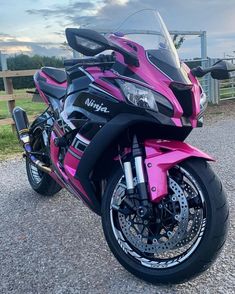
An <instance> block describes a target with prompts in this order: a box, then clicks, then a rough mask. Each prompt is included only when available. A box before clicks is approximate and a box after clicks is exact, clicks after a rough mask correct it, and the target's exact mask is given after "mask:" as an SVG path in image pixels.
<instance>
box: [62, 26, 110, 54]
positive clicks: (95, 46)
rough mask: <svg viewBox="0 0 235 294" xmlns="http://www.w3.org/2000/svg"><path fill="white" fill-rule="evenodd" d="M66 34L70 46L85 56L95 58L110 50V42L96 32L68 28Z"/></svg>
mask: <svg viewBox="0 0 235 294" xmlns="http://www.w3.org/2000/svg"><path fill="white" fill-rule="evenodd" d="M65 34H66V38H67V41H68V44H69V46H70V47H71V48H73V49H74V50H76V51H78V52H80V53H82V54H83V55H85V56H94V55H97V54H99V53H101V52H103V51H104V50H107V49H110V45H109V42H108V40H107V39H106V38H105V37H104V36H102V35H101V34H99V33H98V32H96V31H93V30H89V29H74V28H67V29H66V30H65Z"/></svg>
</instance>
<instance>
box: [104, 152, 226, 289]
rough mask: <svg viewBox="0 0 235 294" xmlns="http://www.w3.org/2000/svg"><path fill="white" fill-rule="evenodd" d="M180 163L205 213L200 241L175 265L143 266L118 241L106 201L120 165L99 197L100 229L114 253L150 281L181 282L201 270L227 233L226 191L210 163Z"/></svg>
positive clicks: (140, 276)
mask: <svg viewBox="0 0 235 294" xmlns="http://www.w3.org/2000/svg"><path fill="white" fill-rule="evenodd" d="M180 166H181V167H182V168H184V169H185V170H187V172H188V173H190V174H191V176H192V177H193V178H194V179H195V181H196V182H197V185H199V187H200V189H201V192H202V193H203V196H204V199H205V205H206V211H207V217H206V225H205V229H204V233H203V236H202V238H201V239H200V241H199V242H200V243H198V245H197V247H196V249H195V250H194V251H193V253H192V255H189V257H187V259H185V260H183V261H182V262H181V263H179V264H177V265H174V266H172V267H169V268H160V269H159V268H157V269H156V268H155V269H154V268H151V267H146V266H143V265H142V264H141V263H140V262H139V261H138V260H137V259H135V258H133V256H131V255H130V254H128V253H127V252H125V251H124V250H123V249H122V248H121V246H120V245H119V242H118V241H117V239H116V237H115V235H114V231H113V228H112V224H111V213H110V204H111V199H112V195H113V193H114V189H115V187H116V185H117V183H118V182H119V180H120V178H121V177H122V176H123V171H122V169H121V168H118V169H117V170H116V172H115V173H114V174H113V176H111V178H110V180H109V182H108V184H107V188H106V191H105V194H104V197H103V201H102V225H103V230H104V234H105V238H106V240H107V243H108V245H109V247H110V249H111V251H112V252H113V254H114V256H115V257H116V258H117V259H118V261H119V262H120V263H121V264H122V265H123V266H124V268H126V269H127V270H128V271H129V272H131V273H132V274H134V275H135V276H137V277H139V278H141V279H143V280H145V281H147V282H150V283H153V284H157V283H161V284H169V283H173V284H174V283H182V282H184V281H187V280H189V279H191V278H193V277H195V276H197V275H198V274H200V273H202V272H203V271H205V270H206V269H208V268H209V266H210V265H211V264H212V262H213V261H214V260H215V259H216V257H217V255H218V253H219V252H220V251H221V249H222V247H223V245H224V243H225V239H226V235H227V229H228V224H229V209H228V204H227V200H226V195H225V192H224V190H223V187H222V184H221V182H220V180H219V179H218V177H217V176H216V175H215V173H214V172H213V170H212V169H211V167H210V165H209V164H208V163H207V162H206V161H205V160H202V159H198V158H192V159H189V160H186V161H185V162H183V163H181V164H180ZM119 241H120V240H119ZM132 249H133V248H132Z"/></svg>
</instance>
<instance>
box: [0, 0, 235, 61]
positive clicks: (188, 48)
mask: <svg viewBox="0 0 235 294" xmlns="http://www.w3.org/2000/svg"><path fill="white" fill-rule="evenodd" d="M143 8H154V9H157V10H159V12H160V13H161V15H162V17H163V19H164V21H165V22H166V24H167V27H168V28H169V30H197V31H198V30H206V31H207V36H208V56H210V57H223V56H224V54H226V56H227V57H229V56H230V55H235V53H234V51H235V0H226V1H223V0H80V1H75V0H60V1H55V0H50V1H48V0H20V1H15V0H0V50H1V51H2V52H4V53H8V54H15V53H20V52H23V53H27V54H30V55H32V54H40V55H48V56H53V55H64V54H66V52H65V50H64V49H62V48H61V46H60V44H61V43H63V42H64V41H65V37H64V29H65V28H66V27H79V26H95V27H99V28H108V29H112V28H115V27H116V26H117V25H118V24H119V23H120V22H121V21H122V20H123V19H124V18H126V17H127V16H128V15H129V14H131V13H133V12H135V11H137V10H140V9H143ZM138 25H139V26H140V23H139V24H138ZM180 55H181V57H183V58H193V57H198V56H200V42H199V38H198V37H188V38H187V39H186V40H185V42H184V44H183V46H182V48H181V49H180Z"/></svg>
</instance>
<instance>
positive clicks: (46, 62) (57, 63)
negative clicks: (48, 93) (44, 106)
mask: <svg viewBox="0 0 235 294" xmlns="http://www.w3.org/2000/svg"><path fill="white" fill-rule="evenodd" d="M43 66H52V67H58V68H62V67H64V66H63V59H61V58H57V57H47V56H39V55H34V56H28V55H25V54H20V55H15V56H12V57H8V59H7V67H8V69H9V70H27V69H39V68H41V67H43ZM0 70H2V69H1V64H0ZM13 87H14V89H25V88H34V82H33V77H17V78H13ZM0 90H4V85H3V79H0Z"/></svg>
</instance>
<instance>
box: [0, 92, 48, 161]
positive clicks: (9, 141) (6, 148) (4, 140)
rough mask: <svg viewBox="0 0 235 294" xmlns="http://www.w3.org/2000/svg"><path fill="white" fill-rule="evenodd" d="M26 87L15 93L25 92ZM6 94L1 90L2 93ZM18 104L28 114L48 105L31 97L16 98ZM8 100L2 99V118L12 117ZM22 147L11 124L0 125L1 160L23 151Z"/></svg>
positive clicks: (0, 113)
mask: <svg viewBox="0 0 235 294" xmlns="http://www.w3.org/2000/svg"><path fill="white" fill-rule="evenodd" d="M25 91H26V89H22V90H15V91H14V94H20V93H25ZM1 94H5V93H4V92H2V91H0V95H1ZM16 105H17V106H20V107H22V108H23V109H24V110H25V111H26V112H27V114H28V115H35V114H39V113H41V112H42V111H43V110H44V109H45V108H46V105H45V103H43V102H32V100H31V99H21V100H16ZM10 117H11V115H10V113H9V111H8V107H7V102H6V101H0V119H4V118H10ZM21 151H22V148H21V147H20V146H19V142H18V139H17V135H16V134H13V132H12V129H11V126H0V160H2V159H4V158H6V157H8V156H9V155H12V154H15V153H18V152H21Z"/></svg>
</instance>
